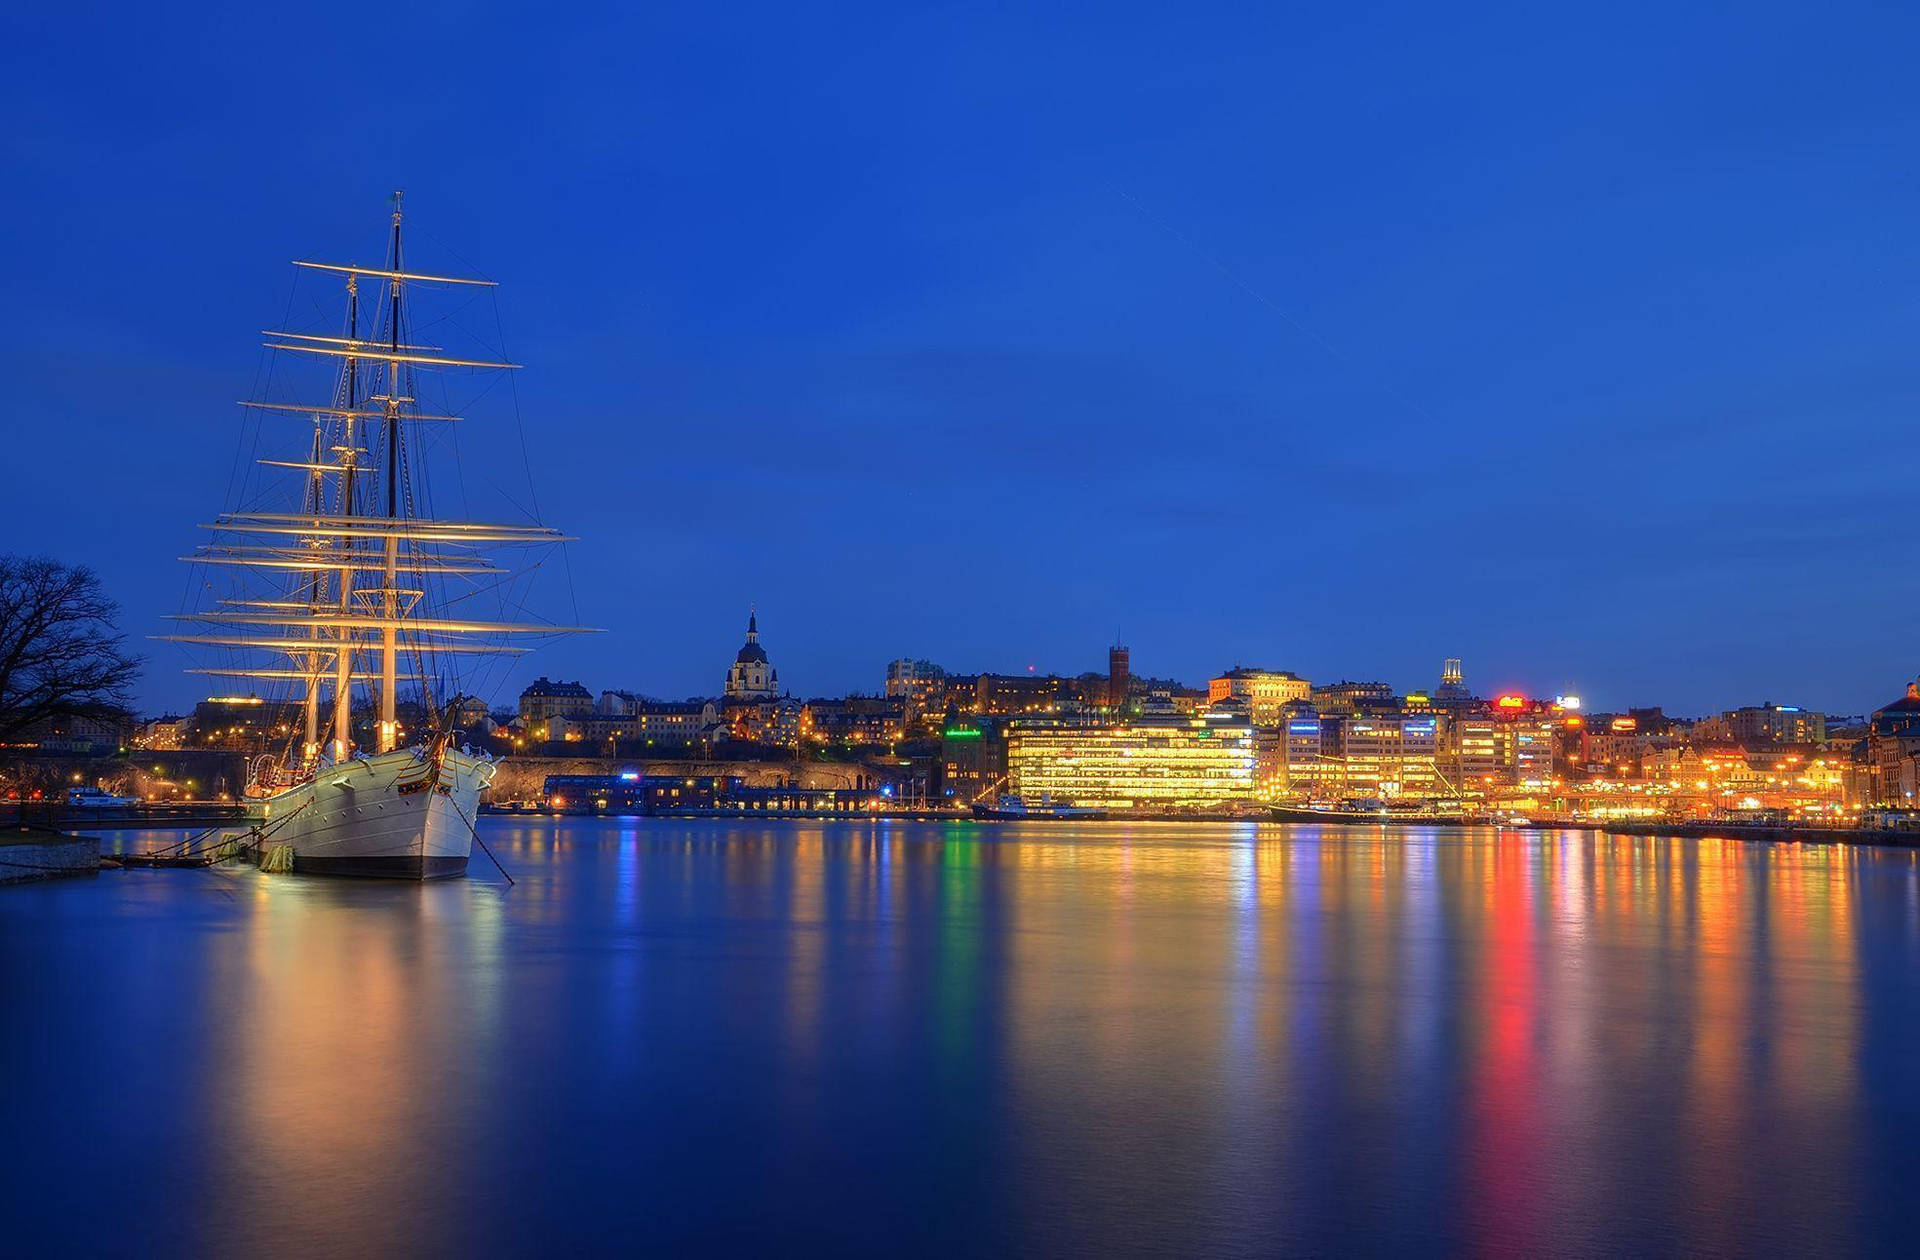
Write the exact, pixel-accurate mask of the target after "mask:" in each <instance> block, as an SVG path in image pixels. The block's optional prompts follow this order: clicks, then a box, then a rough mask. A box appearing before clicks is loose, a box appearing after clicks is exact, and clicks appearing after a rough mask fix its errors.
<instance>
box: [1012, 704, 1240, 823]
mask: <svg viewBox="0 0 1920 1260" xmlns="http://www.w3.org/2000/svg"><path fill="white" fill-rule="evenodd" d="M1007 770H1008V774H1009V776H1010V778H1011V780H1012V784H1013V790H1014V791H1015V792H1017V793H1019V794H1020V795H1021V796H1024V797H1026V798H1028V799H1029V800H1036V799H1038V798H1040V797H1043V796H1046V797H1052V798H1053V799H1055V800H1060V801H1071V802H1073V803H1074V804H1076V805H1083V806H1093V807H1100V808H1109V809H1132V808H1148V809H1152V808H1175V809H1197V808H1204V807H1207V806H1214V805H1222V804H1225V803H1227V802H1229V801H1243V800H1249V799H1251V798H1252V796H1253V786H1254V747H1253V727H1252V726H1251V725H1250V724H1249V723H1248V721H1247V719H1246V716H1245V714H1244V712H1241V713H1234V712H1219V711H1213V710H1209V711H1205V712H1202V713H1198V714H1193V715H1191V716H1189V715H1186V714H1179V713H1170V712H1167V711H1165V710H1160V711H1156V712H1154V713H1151V714H1148V715H1144V716H1143V717H1141V718H1140V719H1139V720H1137V721H1134V722H1129V723H1109V724H1106V725H1101V726H1073V727H1068V726H1051V727H1048V726H1041V727H1029V728H1026V729H1021V728H1019V727H1016V728H1014V729H1013V730H1012V731H1011V732H1009V734H1008V737H1007Z"/></svg>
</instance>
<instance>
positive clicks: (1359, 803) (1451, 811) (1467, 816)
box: [1267, 800, 1486, 827]
mask: <svg viewBox="0 0 1920 1260" xmlns="http://www.w3.org/2000/svg"><path fill="white" fill-rule="evenodd" d="M1447 804H1449V803H1447V802H1442V803H1439V804H1435V803H1431V802H1428V803H1417V804H1411V805H1401V804H1392V805H1389V804H1388V803H1387V802H1385V801H1379V800H1351V801H1342V802H1340V803H1339V804H1338V805H1276V806H1274V807H1273V808H1272V809H1270V810H1269V811H1267V812H1268V816H1269V817H1270V818H1272V819H1273V821H1275V822H1284V823H1325V824H1328V825H1331V826H1339V827H1351V826H1378V825H1379V824H1381V823H1422V824H1426V825H1429V826H1435V825H1439V826H1446V825H1452V826H1464V825H1473V824H1476V823H1481V822H1484V821H1486V816H1485V815H1484V814H1476V813H1471V812H1468V811H1467V810H1466V809H1464V808H1458V807H1456V808H1443V806H1444V805H1447Z"/></svg>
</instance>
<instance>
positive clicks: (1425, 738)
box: [1340, 714, 1439, 798]
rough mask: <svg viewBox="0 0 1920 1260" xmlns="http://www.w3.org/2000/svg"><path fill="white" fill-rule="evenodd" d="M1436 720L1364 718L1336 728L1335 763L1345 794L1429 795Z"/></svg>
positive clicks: (1432, 785) (1387, 716)
mask: <svg viewBox="0 0 1920 1260" xmlns="http://www.w3.org/2000/svg"><path fill="white" fill-rule="evenodd" d="M1438 730H1439V719H1438V718H1436V717H1434V716H1432V715H1430V714H1419V715H1394V714H1382V715H1373V714H1367V715H1363V716H1355V717H1349V718H1346V719H1345V720H1344V721H1342V722H1341V724H1340V761H1341V769H1342V773H1343V774H1344V776H1345V789H1344V790H1345V791H1346V793H1347V795H1349V796H1362V797H1383V798H1384V797H1396V796H1421V797H1424V796H1432V795H1434V793H1435V790H1436V788H1437V787H1438V782H1439V781H1438V778H1437V776H1436V775H1435V773H1434V756H1435V754H1436V752H1437V751H1438V747H1439V742H1438Z"/></svg>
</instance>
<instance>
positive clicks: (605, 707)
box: [593, 691, 640, 714]
mask: <svg viewBox="0 0 1920 1260" xmlns="http://www.w3.org/2000/svg"><path fill="white" fill-rule="evenodd" d="M639 704H640V697H639V696H638V695H636V694H635V693H634V692H631V691H603V692H601V693H600V698H599V699H598V700H596V701H594V702H593V711H594V712H595V713H608V714H623V713H632V712H633V711H634V709H635V708H637V707H638V706H639Z"/></svg>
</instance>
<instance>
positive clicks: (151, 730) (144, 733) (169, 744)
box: [132, 713, 192, 752]
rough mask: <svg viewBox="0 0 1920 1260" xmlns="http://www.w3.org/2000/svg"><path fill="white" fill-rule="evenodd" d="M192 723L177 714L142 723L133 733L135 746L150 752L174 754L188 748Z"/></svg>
mask: <svg viewBox="0 0 1920 1260" xmlns="http://www.w3.org/2000/svg"><path fill="white" fill-rule="evenodd" d="M191 725H192V722H191V720H190V719H188V718H184V717H181V716H180V715H179V714H177V713H169V714H166V715H165V716H162V717H157V718H152V719H149V720H148V721H145V722H142V723H141V724H140V726H139V729H137V730H136V731H134V733H133V741H132V743H133V746H134V747H135V748H142V749H146V750H148V751H150V752H174V751H177V750H179V749H182V748H185V747H186V746H187V743H188V740H189V739H190V738H191V733H190V730H189V728H190V727H191Z"/></svg>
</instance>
